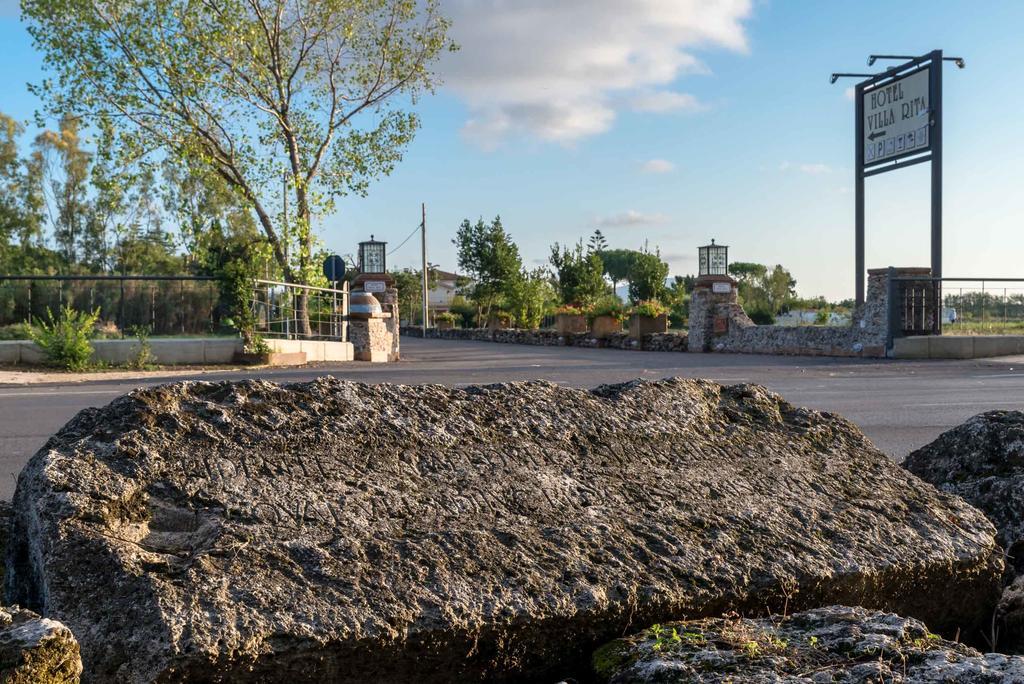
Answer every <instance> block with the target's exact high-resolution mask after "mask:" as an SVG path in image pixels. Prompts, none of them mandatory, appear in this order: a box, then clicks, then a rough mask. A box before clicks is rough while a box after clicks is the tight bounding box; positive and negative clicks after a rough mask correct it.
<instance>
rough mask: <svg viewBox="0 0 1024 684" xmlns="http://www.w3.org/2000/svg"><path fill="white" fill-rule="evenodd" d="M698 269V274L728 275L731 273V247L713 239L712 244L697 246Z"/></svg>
mask: <svg viewBox="0 0 1024 684" xmlns="http://www.w3.org/2000/svg"><path fill="white" fill-rule="evenodd" d="M697 255H698V269H697V276H698V277H700V276H728V275H729V247H728V246H726V245H716V244H715V241H714V240H712V241H711V244H710V245H704V246H703V247H698V248H697Z"/></svg>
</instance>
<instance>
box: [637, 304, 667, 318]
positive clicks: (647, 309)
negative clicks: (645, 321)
mask: <svg viewBox="0 0 1024 684" xmlns="http://www.w3.org/2000/svg"><path fill="white" fill-rule="evenodd" d="M629 312H630V313H631V314H635V315H637V316H649V317H651V318H657V317H658V316H663V315H665V314H667V313H668V308H667V307H666V306H665V305H664V304H662V303H661V302H659V301H657V300H656V299H648V300H646V301H642V302H637V303H636V306H634V307H633V308H632V309H630V310H629Z"/></svg>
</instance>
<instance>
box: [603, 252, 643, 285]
mask: <svg viewBox="0 0 1024 684" xmlns="http://www.w3.org/2000/svg"><path fill="white" fill-rule="evenodd" d="M636 254H637V252H635V251H634V250H632V249H605V250H602V251H601V252H600V256H601V263H602V264H603V265H604V274H605V275H606V276H608V279H609V280H611V281H612V291H613V292H614V291H616V290H617V289H618V287H619V283H621V282H623V281H627V280H629V272H630V270H631V269H632V268H633V257H634V256H635V255H636Z"/></svg>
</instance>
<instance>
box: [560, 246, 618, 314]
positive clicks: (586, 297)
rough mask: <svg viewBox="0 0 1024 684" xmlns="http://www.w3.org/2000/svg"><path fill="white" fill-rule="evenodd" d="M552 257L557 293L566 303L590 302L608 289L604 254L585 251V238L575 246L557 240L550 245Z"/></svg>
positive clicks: (583, 303)
mask: <svg viewBox="0 0 1024 684" xmlns="http://www.w3.org/2000/svg"><path fill="white" fill-rule="evenodd" d="M549 261H550V262H551V265H552V266H554V267H555V275H556V277H557V279H558V295H559V297H560V298H561V300H562V303H563V304H582V305H590V304H593V303H594V302H596V301H597V300H598V299H600V298H601V297H602V296H603V295H605V294H606V293H607V292H608V285H607V284H606V283H605V281H604V277H603V271H604V264H603V263H602V261H601V257H600V256H598V255H597V254H595V253H593V252H584V250H583V241H582V240H580V241H579V242H577V243H576V245H575V246H574V247H572V248H569V247H562V246H561V245H560V244H558V243H557V242H556V243H555V244H554V245H552V246H551V256H550V257H549Z"/></svg>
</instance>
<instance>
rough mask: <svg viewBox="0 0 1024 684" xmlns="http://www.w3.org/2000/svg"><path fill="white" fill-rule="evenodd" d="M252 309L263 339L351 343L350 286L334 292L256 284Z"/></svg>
mask: <svg viewBox="0 0 1024 684" xmlns="http://www.w3.org/2000/svg"><path fill="white" fill-rule="evenodd" d="M251 306H252V312H253V314H254V316H255V320H256V332H257V334H259V335H261V336H263V337H271V338H279V339H288V340H300V339H305V340H331V341H337V342H347V341H348V312H349V291H348V283H345V284H344V285H343V286H342V289H340V290H333V289H330V288H326V287H312V286H309V285H295V284H292V283H282V282H278V281H274V280H256V281H255V284H254V286H253V295H252V301H251Z"/></svg>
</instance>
